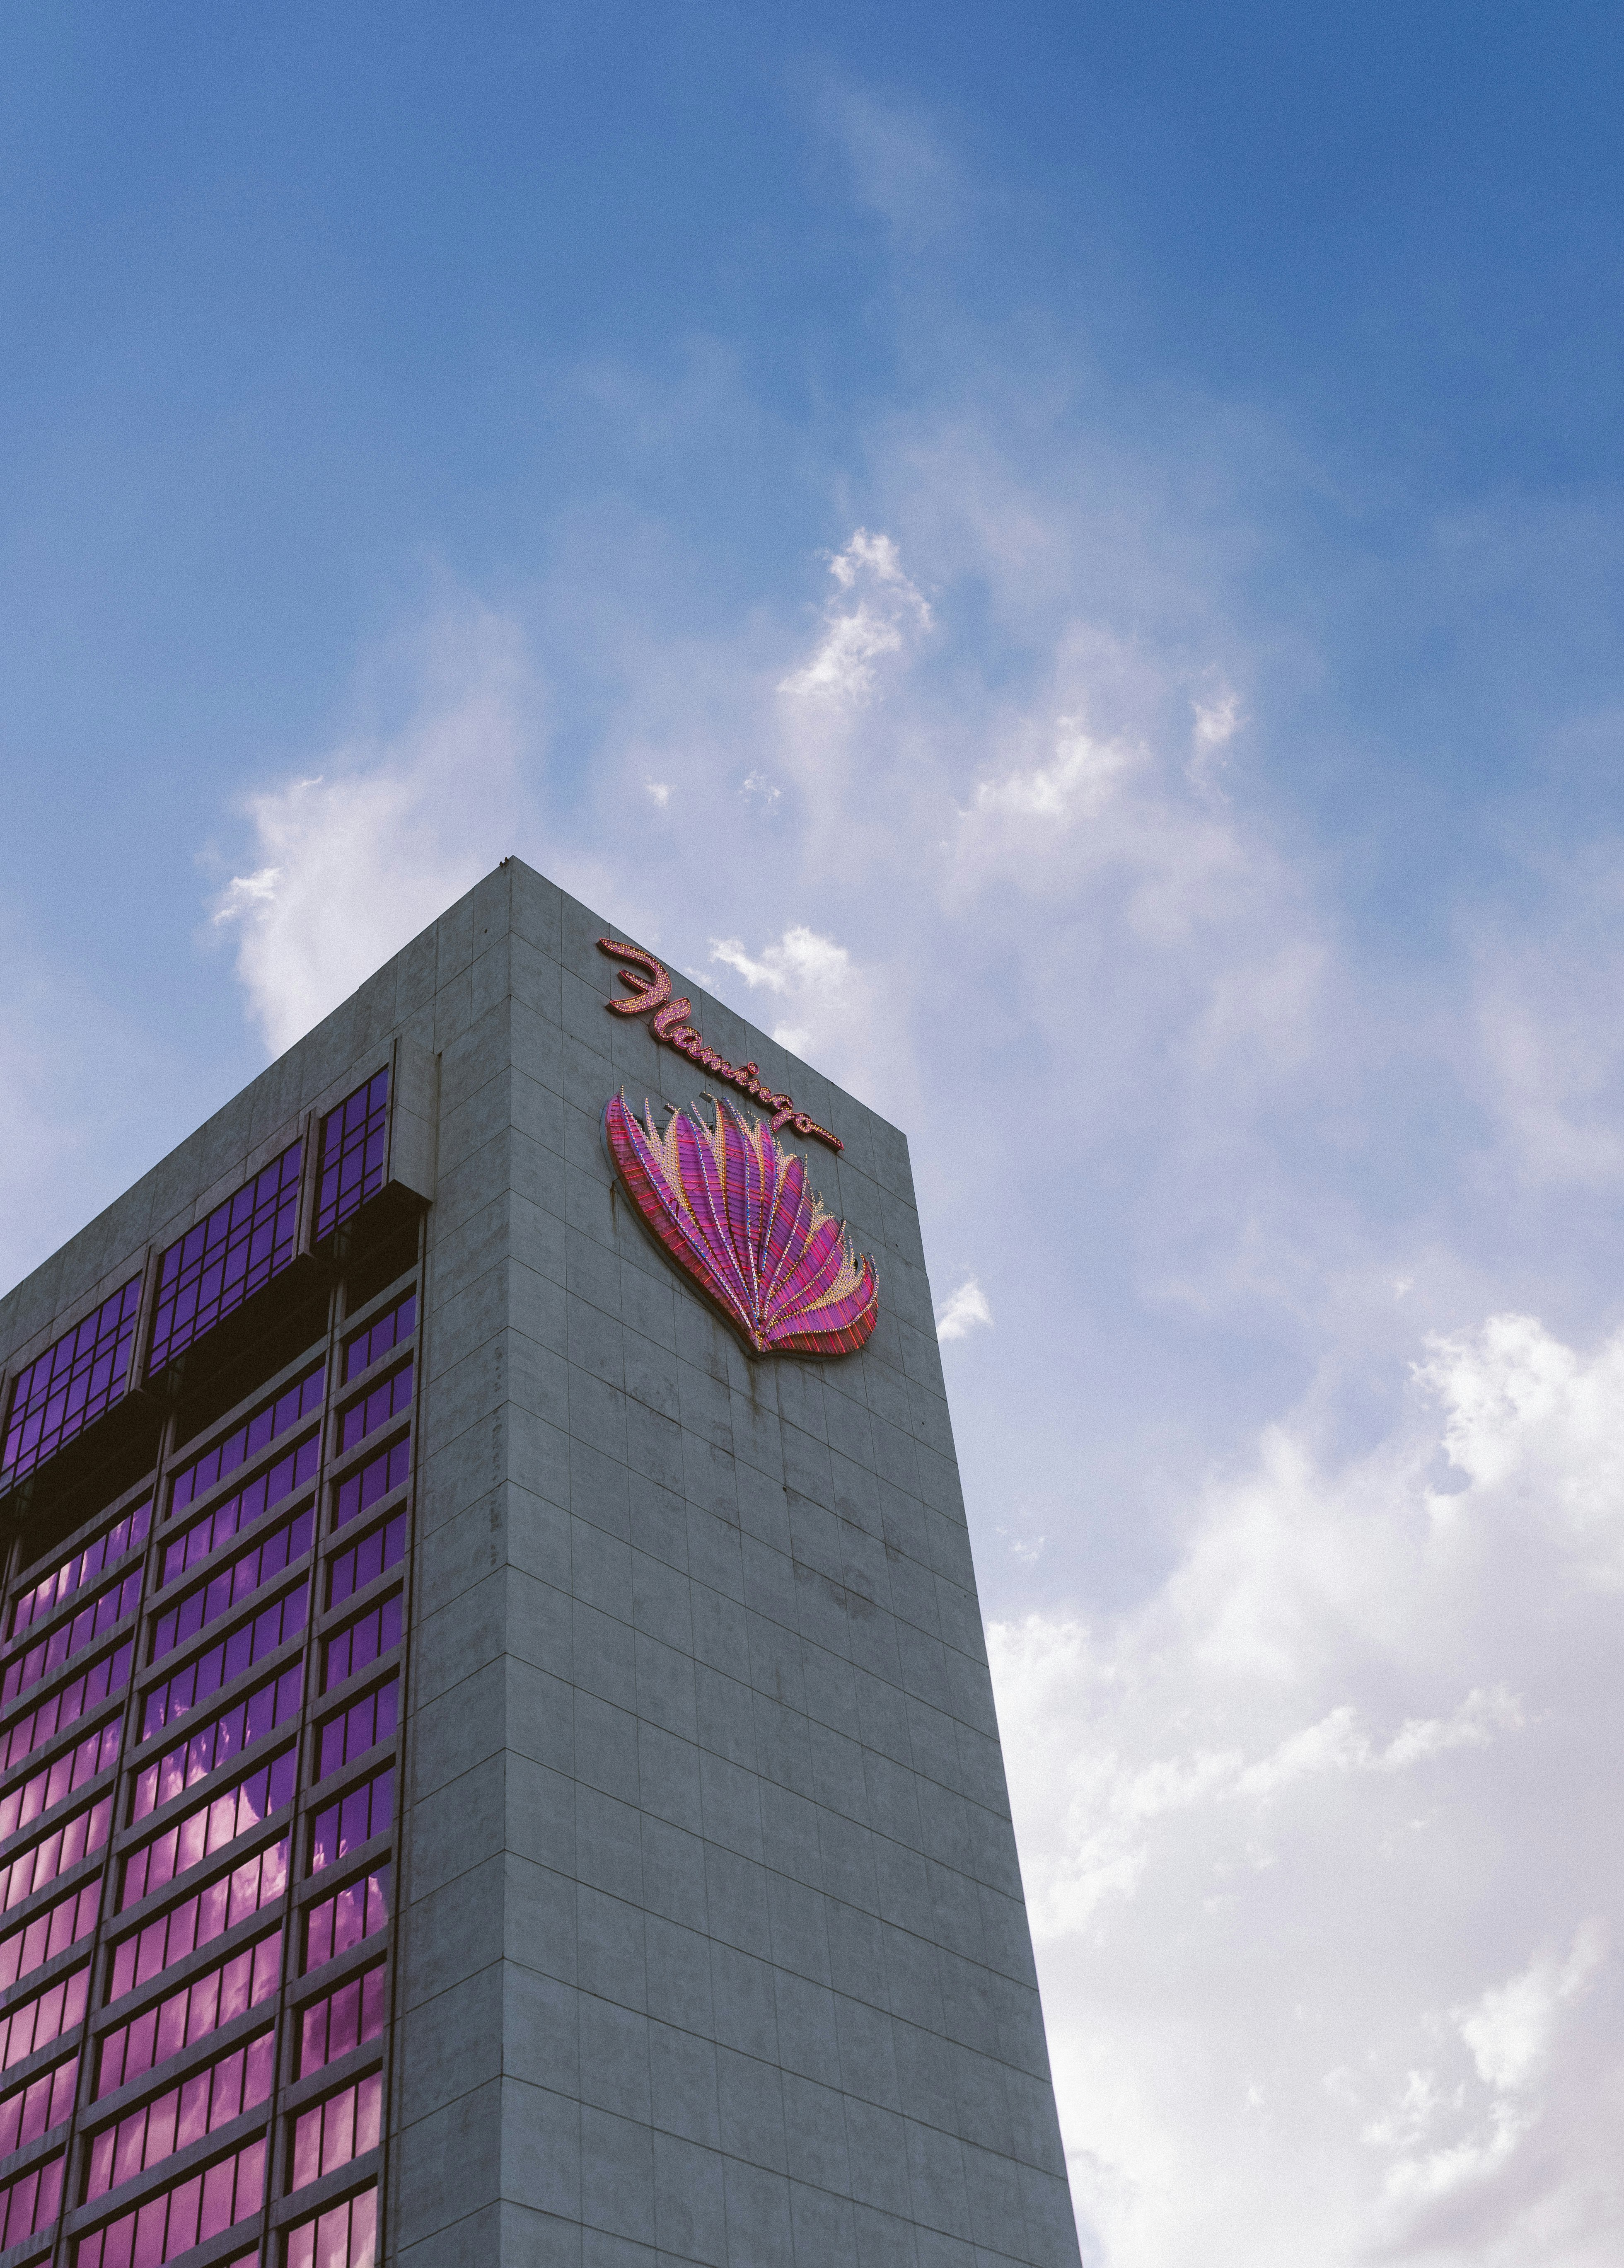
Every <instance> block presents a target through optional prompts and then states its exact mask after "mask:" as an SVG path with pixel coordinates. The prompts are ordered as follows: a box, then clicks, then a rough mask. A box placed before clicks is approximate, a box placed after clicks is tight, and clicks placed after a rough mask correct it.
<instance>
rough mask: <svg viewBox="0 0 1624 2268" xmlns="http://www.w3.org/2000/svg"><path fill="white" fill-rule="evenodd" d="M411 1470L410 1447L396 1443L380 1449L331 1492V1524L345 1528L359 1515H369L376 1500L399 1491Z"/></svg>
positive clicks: (404, 1442)
mask: <svg viewBox="0 0 1624 2268" xmlns="http://www.w3.org/2000/svg"><path fill="white" fill-rule="evenodd" d="M411 1469H412V1445H411V1443H410V1442H409V1441H397V1442H396V1443H395V1444H394V1446H393V1448H388V1449H380V1450H379V1451H378V1454H377V1455H376V1456H375V1457H369V1458H368V1459H367V1461H366V1462H365V1464H364V1465H361V1466H359V1467H357V1469H356V1470H355V1471H354V1472H353V1473H351V1474H350V1475H349V1478H348V1479H347V1480H342V1481H340V1483H339V1484H338V1486H337V1487H336V1488H335V1489H334V1491H333V1525H334V1528H347V1527H348V1526H349V1522H350V1521H352V1520H356V1519H358V1518H359V1516H360V1515H361V1513H364V1512H370V1511H371V1508H372V1506H374V1505H375V1504H376V1503H377V1502H378V1499H379V1497H382V1496H387V1495H388V1493H389V1491H390V1490H391V1489H392V1488H399V1487H400V1483H401V1482H402V1481H403V1480H404V1479H405V1478H406V1476H407V1474H408V1472H409V1471H410V1470H411Z"/></svg>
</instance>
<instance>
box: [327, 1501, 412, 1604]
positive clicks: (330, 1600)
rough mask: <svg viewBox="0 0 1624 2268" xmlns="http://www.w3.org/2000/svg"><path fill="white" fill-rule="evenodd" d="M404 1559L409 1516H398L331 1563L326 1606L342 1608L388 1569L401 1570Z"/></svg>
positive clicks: (336, 1556)
mask: <svg viewBox="0 0 1624 2268" xmlns="http://www.w3.org/2000/svg"><path fill="white" fill-rule="evenodd" d="M405 1557H406V1514H405V1513H404V1512H397V1513H395V1515H394V1517H393V1520H388V1521H384V1522H383V1524H382V1525H381V1526H379V1527H378V1528H373V1530H372V1531H371V1535H364V1536H363V1537H362V1538H361V1540H360V1542H359V1543H352V1544H351V1545H350V1547H349V1550H348V1551H341V1552H339V1553H337V1554H336V1555H335V1556H334V1558H333V1559H332V1560H330V1561H329V1562H328V1569H329V1578H328V1584H327V1604H328V1605H329V1606H330V1607H337V1606H342V1604H343V1602H344V1601H345V1600H346V1599H348V1598H351V1597H353V1596H354V1594H355V1593H356V1592H357V1591H358V1590H360V1589H361V1587H362V1586H363V1585H364V1584H366V1583H370V1582H371V1580H372V1579H373V1577H374V1576H375V1575H381V1574H382V1573H383V1572H384V1570H385V1568H386V1567H396V1566H399V1565H400V1561H401V1560H402V1559H404V1558H405Z"/></svg>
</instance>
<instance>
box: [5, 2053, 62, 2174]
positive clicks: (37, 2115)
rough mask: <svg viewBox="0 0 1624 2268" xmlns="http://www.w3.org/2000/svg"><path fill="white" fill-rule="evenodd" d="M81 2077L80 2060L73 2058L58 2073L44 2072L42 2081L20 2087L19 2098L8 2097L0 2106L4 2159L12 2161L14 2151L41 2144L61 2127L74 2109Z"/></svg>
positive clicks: (57, 2068) (57, 2070) (59, 2067)
mask: <svg viewBox="0 0 1624 2268" xmlns="http://www.w3.org/2000/svg"><path fill="white" fill-rule="evenodd" d="M78 2076H79V2058H78V2057H77V2055H71V2056H70V2057H69V2058H68V2060H67V2062H66V2063H59V2064H58V2065H57V2066H56V2068H55V2071H42V2072H41V2073H40V2076H39V2078H38V2079H35V2080H30V2081H29V2083H28V2085H27V2086H26V2087H19V2088H18V2090H17V2092H16V2094H15V2095H7V2096H6V2098H5V2100H4V2102H0V2157H6V2158H9V2157H10V2156H11V2153H12V2151H13V2150H26V2148H27V2147H28V2145H29V2144H30V2142H37V2141H38V2140H39V2139H40V2136H41V2135H42V2134H48V2133H49V2132H50V2131H51V2129H52V2127H53V2126H60V2125H61V2124H62V2120H63V2119H64V2118H65V2117H67V2116H68V2113H69V2112H70V2110H72V2108H73V2089H74V2084H75V2081H76V2080H77V2078H78Z"/></svg>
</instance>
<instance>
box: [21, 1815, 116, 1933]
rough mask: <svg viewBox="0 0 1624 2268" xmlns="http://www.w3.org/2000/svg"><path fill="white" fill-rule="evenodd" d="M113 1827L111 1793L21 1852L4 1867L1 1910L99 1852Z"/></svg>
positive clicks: (28, 1895) (27, 1896) (30, 1895)
mask: <svg viewBox="0 0 1624 2268" xmlns="http://www.w3.org/2000/svg"><path fill="white" fill-rule="evenodd" d="M112 1824H113V1794H112V1791H111V1789H109V1790H108V1792H107V1794H106V1795H104V1796H103V1797H102V1799H101V1800H100V1802H99V1803H92V1805H91V1806H90V1808H89V1809H88V1810H85V1811H79V1812H76V1813H75V1814H74V1815H73V1817H72V1818H71V1819H68V1820H64V1821H63V1823H62V1825H61V1826H60V1827H56V1828H53V1829H52V1830H51V1832H50V1833H49V1834H48V1835H45V1836H42V1837H40V1840H39V1842H37V1843H31V1844H30V1845H29V1846H28V1848H27V1849H26V1851H19V1852H18V1854H17V1856H16V1858H15V1859H12V1860H11V1862H10V1864H9V1865H7V1866H4V1867H0V1907H4V1909H5V1910H6V1911H10V1910H11V1907H12V1906H19V1905H21V1904H22V1902H23V1900H24V1899H25V1898H31V1897H32V1896H33V1894H34V1892H35V1891H36V1890H42V1889H44V1888H45V1886H46V1884H47V1883H48V1882H54V1881H55V1880H56V1877H57V1875H58V1874H62V1872H63V1871H64V1869H65V1868H67V1867H77V1864H78V1862H79V1860H80V1859H83V1858H84V1857H85V1854H86V1853H87V1852H91V1851H99V1850H100V1848H101V1846H102V1845H103V1844H104V1843H105V1842H106V1841H107V1830H108V1829H109V1828H110V1827H111V1826H112Z"/></svg>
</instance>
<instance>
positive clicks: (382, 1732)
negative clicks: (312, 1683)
mask: <svg viewBox="0 0 1624 2268" xmlns="http://www.w3.org/2000/svg"><path fill="white" fill-rule="evenodd" d="M399 1703H400V1678H399V1677H398V1676H395V1677H391V1678H387V1679H386V1681H385V1682H384V1683H383V1684H382V1685H379V1686H377V1687H375V1688H374V1689H373V1690H372V1691H371V1693H364V1694H363V1695H362V1697H361V1698H360V1699H359V1700H358V1701H352V1702H351V1703H350V1705H349V1708H348V1709H341V1710H340V1711H339V1712H338V1713H337V1714H336V1715H335V1716H332V1717H329V1718H328V1719H327V1722H326V1724H325V1725H323V1727H321V1732H320V1748H319V1749H318V1752H317V1764H316V1778H318V1779H326V1778H327V1774H328V1773H329V1772H335V1771H340V1770H342V1767H343V1766H344V1765H345V1764H348V1763H349V1761H350V1759H351V1758H352V1757H354V1756H364V1755H365V1754H366V1752H367V1750H368V1749H372V1748H376V1747H377V1745H378V1742H379V1741H387V1740H390V1739H392V1738H393V1734H394V1727H395V1715H396V1711H397V1708H398V1705H399Z"/></svg>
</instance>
